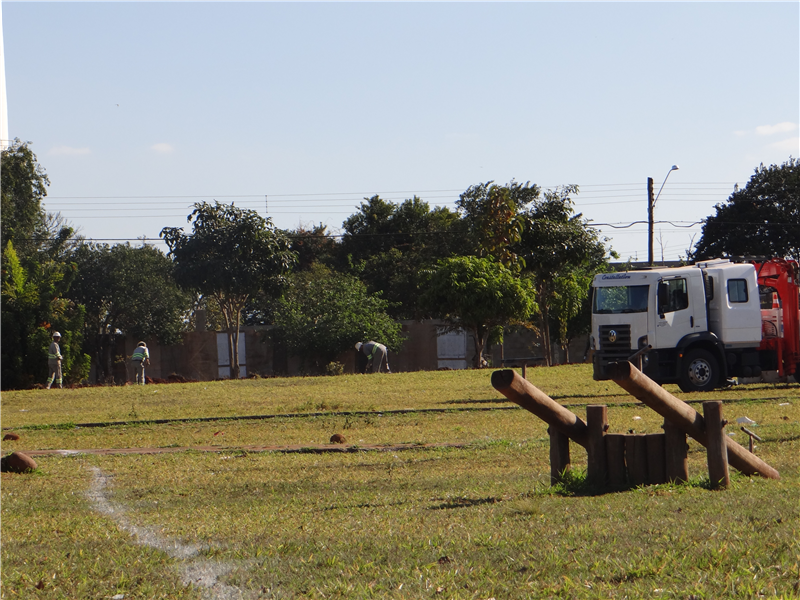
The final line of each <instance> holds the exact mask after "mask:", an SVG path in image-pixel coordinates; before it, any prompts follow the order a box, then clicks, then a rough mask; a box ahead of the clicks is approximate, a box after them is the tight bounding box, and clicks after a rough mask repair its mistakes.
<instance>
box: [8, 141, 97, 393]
mask: <svg viewBox="0 0 800 600" xmlns="http://www.w3.org/2000/svg"><path fill="white" fill-rule="evenodd" d="M0 172H1V174H0V190H2V211H1V212H0V223H1V224H2V225H1V227H0V228H1V229H2V231H1V232H0V235H2V239H3V252H2V322H3V327H2V386H3V388H4V389H10V388H25V387H30V386H32V385H33V384H34V383H35V382H36V381H43V380H44V379H45V377H46V376H47V372H46V369H47V348H48V346H49V345H50V335H51V332H52V331H55V330H58V331H59V332H60V333H61V334H62V337H61V344H60V345H61V353H62V355H63V356H64V360H63V361H62V369H63V372H64V376H65V378H66V380H67V381H68V382H69V381H72V382H80V381H81V380H82V379H84V378H85V377H86V374H87V373H88V367H89V361H88V356H85V355H84V354H83V352H82V349H81V347H82V342H83V338H82V336H83V322H82V318H83V307H82V306H80V305H78V304H75V303H73V302H70V301H69V300H67V299H65V298H64V295H65V294H66V292H67V290H68V289H69V286H70V284H71V282H72V280H73V279H74V277H75V265H73V264H70V263H69V261H68V260H67V259H66V258H65V253H66V251H67V250H68V248H69V247H70V245H71V243H72V242H71V240H70V238H71V236H72V234H73V230H72V228H71V227H69V226H67V225H66V224H65V223H64V220H63V219H62V218H61V217H60V215H52V214H48V213H46V212H45V210H44V208H43V206H42V199H43V198H44V197H45V196H46V195H47V190H46V187H47V185H49V183H50V181H49V179H48V177H47V174H46V173H45V170H44V168H43V167H42V166H41V165H40V164H39V163H38V162H37V160H36V155H35V154H34V153H33V152H31V150H30V148H28V146H27V144H23V143H21V142H20V141H19V140H15V141H14V143H13V144H12V145H11V146H9V147H8V148H6V149H5V150H3V151H2V153H0Z"/></svg>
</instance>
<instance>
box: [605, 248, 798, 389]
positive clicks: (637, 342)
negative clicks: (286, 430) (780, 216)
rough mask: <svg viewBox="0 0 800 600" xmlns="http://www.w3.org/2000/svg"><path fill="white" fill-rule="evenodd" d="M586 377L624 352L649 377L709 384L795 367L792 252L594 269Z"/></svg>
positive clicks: (689, 386) (695, 386)
mask: <svg viewBox="0 0 800 600" xmlns="http://www.w3.org/2000/svg"><path fill="white" fill-rule="evenodd" d="M592 288H593V289H592V334H591V339H590V344H591V348H592V349H593V351H594V352H593V364H594V378H595V379H598V380H600V379H608V378H609V377H608V365H609V364H610V363H613V362H616V361H620V360H631V361H632V362H634V364H638V365H639V367H640V368H641V369H642V371H643V372H644V373H645V374H646V375H647V376H648V377H650V378H651V379H653V380H654V381H656V382H658V383H662V384H663V383H677V384H678V385H679V386H680V388H681V389H682V390H683V391H685V392H691V391H707V390H712V389H714V388H715V387H717V386H719V385H723V384H725V383H726V382H727V381H728V380H729V379H730V378H733V377H740V378H745V377H755V376H759V375H761V373H762V371H778V374H779V375H780V376H782V377H787V376H790V375H795V373H796V370H797V365H798V363H800V331H799V327H798V323H799V322H800V307H799V304H800V299H799V294H798V292H799V290H800V288H799V287H798V265H797V262H795V261H787V260H783V259H770V260H766V261H754V262H741V263H738V262H731V261H730V260H727V259H715V260H710V261H706V262H698V263H697V264H695V265H692V266H686V267H674V268H651V269H647V270H641V271H624V272H618V273H606V274H600V275H596V276H595V278H594V281H593V284H592Z"/></svg>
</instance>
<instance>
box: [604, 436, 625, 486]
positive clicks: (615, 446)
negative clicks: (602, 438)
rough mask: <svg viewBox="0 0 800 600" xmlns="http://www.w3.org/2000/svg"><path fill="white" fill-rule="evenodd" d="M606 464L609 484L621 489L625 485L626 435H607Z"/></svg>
mask: <svg viewBox="0 0 800 600" xmlns="http://www.w3.org/2000/svg"><path fill="white" fill-rule="evenodd" d="M606 464H607V468H608V484H609V485H611V486H615V487H619V486H622V485H625V435H624V434H622V433H607V434H606Z"/></svg>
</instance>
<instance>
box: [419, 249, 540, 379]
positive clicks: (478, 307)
mask: <svg viewBox="0 0 800 600" xmlns="http://www.w3.org/2000/svg"><path fill="white" fill-rule="evenodd" d="M421 301H422V302H423V303H425V304H426V305H427V306H429V307H430V309H431V311H432V312H433V313H434V314H435V315H436V316H438V317H439V318H441V319H442V320H444V322H445V323H447V325H448V328H449V329H450V330H458V329H464V330H466V331H467V332H469V333H470V334H472V339H473V341H474V344H475V357H474V363H473V364H474V367H475V368H479V367H480V366H481V356H482V355H483V351H484V348H485V346H486V344H487V342H488V341H489V339H490V337H491V336H492V335H494V336H497V337H499V333H500V331H501V328H502V327H503V326H505V325H510V324H517V323H522V322H525V321H527V320H529V319H530V318H531V316H532V314H533V313H534V312H535V310H536V302H535V293H534V290H533V286H532V285H531V283H530V281H529V280H528V279H525V278H519V277H516V276H515V274H514V273H513V272H512V271H511V269H509V268H508V267H505V266H504V265H503V264H501V263H499V262H497V261H496V260H494V259H493V258H478V257H476V256H460V257H456V258H448V259H444V260H441V261H439V264H438V266H437V268H436V270H435V271H433V272H431V273H429V276H428V281H427V284H426V290H425V292H424V294H423V297H422V299H421Z"/></svg>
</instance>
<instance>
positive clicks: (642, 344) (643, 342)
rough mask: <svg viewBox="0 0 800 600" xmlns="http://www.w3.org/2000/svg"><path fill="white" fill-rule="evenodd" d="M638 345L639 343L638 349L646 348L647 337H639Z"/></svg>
mask: <svg viewBox="0 0 800 600" xmlns="http://www.w3.org/2000/svg"><path fill="white" fill-rule="evenodd" d="M638 343H639V348H644V347H646V346H647V336H646V335H643V336H642V337H640V338H639V342H638Z"/></svg>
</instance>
